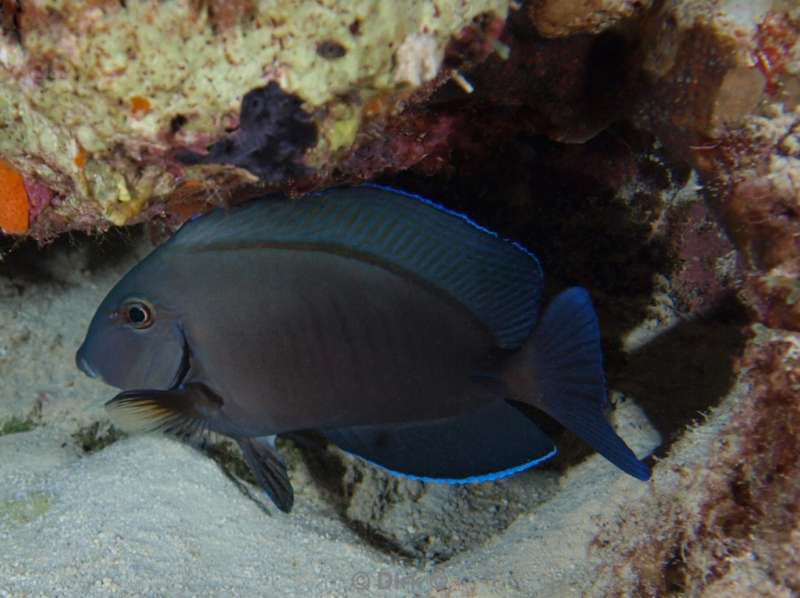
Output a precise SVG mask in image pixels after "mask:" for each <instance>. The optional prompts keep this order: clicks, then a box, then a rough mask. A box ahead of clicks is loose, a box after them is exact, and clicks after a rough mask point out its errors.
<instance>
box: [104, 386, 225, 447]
mask: <svg viewBox="0 0 800 598" xmlns="http://www.w3.org/2000/svg"><path fill="white" fill-rule="evenodd" d="M221 406H222V399H221V398H219V396H217V395H216V393H214V391H212V390H211V389H209V388H208V387H207V386H206V385H205V384H200V383H188V384H183V385H181V386H178V387H176V388H172V389H169V390H126V391H123V392H121V393H119V394H118V395H117V396H116V397H114V398H113V399H111V400H110V401H108V402H107V403H106V410H107V411H108V413H109V415H110V416H111V419H112V420H113V421H114V423H115V424H116V425H118V426H119V427H120V428H122V429H123V430H125V431H126V432H155V431H160V432H164V433H166V434H172V435H175V436H178V437H180V438H183V439H187V438H190V437H192V436H195V435H198V434H203V433H204V432H205V431H206V430H207V429H208V419H209V416H211V415H212V414H213V412H214V411H216V410H218V409H219V408H220V407H221Z"/></svg>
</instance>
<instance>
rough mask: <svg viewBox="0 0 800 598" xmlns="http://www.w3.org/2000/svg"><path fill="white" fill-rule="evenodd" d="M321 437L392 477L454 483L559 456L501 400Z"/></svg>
mask: <svg viewBox="0 0 800 598" xmlns="http://www.w3.org/2000/svg"><path fill="white" fill-rule="evenodd" d="M321 432H322V434H323V435H324V436H325V437H326V438H327V439H328V440H330V441H331V442H333V443H334V444H336V445H337V446H338V447H339V448H341V449H343V450H345V451H347V452H348V453H351V454H353V455H356V456H357V457H361V458H362V459H364V460H366V461H368V462H370V463H372V464H373V465H377V466H379V467H381V468H383V469H385V470H387V471H389V472H390V473H392V474H394V475H400V476H403V477H407V478H412V479H416V480H422V481H436V482H444V483H450V484H469V483H473V482H483V481H490V480H495V479H498V478H502V477H506V476H509V475H512V474H514V473H517V472H519V471H523V470H525V469H528V468H530V467H533V466H535V465H538V464H540V463H543V462H545V461H547V460H548V459H551V458H552V457H554V456H555V455H556V453H557V451H556V448H555V446H554V445H553V442H552V441H551V440H550V438H549V437H548V436H547V435H546V434H545V433H544V432H543V431H542V430H540V429H539V427H538V426H537V425H536V424H535V423H534V422H533V421H532V420H531V419H530V418H528V417H527V416H526V415H525V414H524V413H522V412H521V411H520V410H519V409H517V408H516V407H514V406H512V405H510V404H508V403H506V402H505V401H501V400H498V401H493V402H491V403H489V404H487V405H484V406H483V407H481V408H479V409H475V410H473V411H471V412H469V413H466V414H463V415H458V416H453V417H449V418H444V419H439V420H433V421H422V422H412V423H406V424H383V425H371V426H353V427H349V428H336V429H331V430H321Z"/></svg>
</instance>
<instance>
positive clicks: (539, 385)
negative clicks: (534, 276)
mask: <svg viewBox="0 0 800 598" xmlns="http://www.w3.org/2000/svg"><path fill="white" fill-rule="evenodd" d="M502 377H503V380H504V382H505V385H506V387H507V389H508V391H509V393H510V395H511V398H513V399H514V400H517V401H520V402H523V403H528V404H529V405H533V406H535V407H537V408H539V409H541V410H542V411H544V412H545V413H547V414H548V415H550V416H551V417H552V418H554V419H555V420H556V421H558V422H559V423H560V424H562V425H563V426H565V427H566V428H568V429H570V430H572V431H573V432H574V433H575V434H576V435H577V436H578V437H579V438H581V439H582V440H583V441H584V442H586V443H588V444H589V445H590V446H592V448H594V449H595V450H596V451H597V452H598V453H600V454H601V455H603V456H604V457H605V458H606V459H608V460H609V461H611V462H612V463H613V464H614V465H616V466H617V467H619V468H620V469H621V470H623V471H624V472H626V473H628V474H630V475H632V476H634V477H636V478H639V479H640V480H647V479H649V478H650V468H649V467H648V466H647V465H646V464H644V463H642V462H641V461H640V460H639V459H637V458H636V455H634V454H633V451H631V449H630V448H629V447H628V445H627V444H625V441H624V440H622V438H620V437H619V436H618V435H617V433H616V432H615V431H614V429H613V428H612V427H611V425H610V424H609V423H608V420H607V419H606V417H605V414H604V413H603V409H604V408H605V406H606V403H607V392H606V378H605V373H604V371H603V354H602V347H601V338H600V327H599V325H598V322H597V316H596V314H595V311H594V308H593V307H592V303H591V299H590V298H589V294H588V293H587V292H586V290H585V289H582V288H579V287H573V288H570V289H567V290H566V291H564V292H562V293H561V294H560V295H558V296H557V297H556V298H555V299H554V300H553V301H552V302H551V303H550V305H549V306H548V307H547V309H546V310H545V312H544V315H543V316H542V318H541V320H540V322H539V324H538V326H537V328H536V330H535V331H534V333H533V335H532V336H531V338H530V339H528V341H527V342H526V344H525V345H524V346H523V347H522V349H520V350H519V351H518V352H517V353H516V354H515V355H513V356H512V357H511V358H510V359H509V361H508V363H507V365H506V368H505V370H504V372H503V375H502Z"/></svg>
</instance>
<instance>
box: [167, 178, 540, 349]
mask: <svg viewBox="0 0 800 598" xmlns="http://www.w3.org/2000/svg"><path fill="white" fill-rule="evenodd" d="M169 244H170V246H171V247H173V248H181V247H184V248H189V249H206V250H213V249H220V250H222V249H225V247H226V246H227V247H229V248H247V247H258V246H259V245H261V246H264V247H270V246H272V247H275V246H279V245H286V246H290V247H291V246H295V247H297V248H307V249H317V250H330V251H340V252H343V253H345V254H346V255H348V256H350V257H354V258H357V259H358V258H359V257H363V258H366V259H369V260H370V261H373V262H376V263H378V264H385V265H387V266H390V267H392V268H393V269H396V270H398V269H399V270H403V271H407V272H409V273H412V274H413V275H414V276H416V277H418V278H419V279H421V280H423V281H424V282H425V283H426V284H429V285H431V286H433V287H435V288H437V289H439V290H441V291H444V292H445V293H446V294H448V295H449V296H451V297H452V298H454V299H455V300H457V301H458V302H459V303H461V304H462V305H464V306H465V307H466V308H467V309H468V310H470V311H471V312H472V313H473V315H475V316H476V317H477V318H478V319H479V320H480V321H482V322H483V323H484V325H485V326H486V327H487V328H488V329H489V330H490V331H491V332H492V333H493V334H494V336H495V338H496V339H497V342H498V344H499V346H500V347H502V348H508V349H513V348H517V347H519V346H520V345H522V343H523V342H524V341H525V339H526V338H527V337H528V336H529V335H530V334H531V331H532V330H533V325H534V323H535V322H536V318H537V307H538V304H539V296H540V293H541V288H542V279H543V277H542V270H541V267H540V266H539V262H538V260H537V259H536V257H535V256H533V254H531V253H530V252H528V251H527V250H525V249H524V248H523V247H522V246H520V245H518V244H516V243H512V242H509V241H507V240H504V239H502V238H500V237H498V236H497V235H496V234H495V233H493V232H491V231H489V230H487V229H485V228H483V227H481V226H479V225H477V224H475V223H474V222H472V221H471V220H469V219H468V218H467V217H466V216H463V215H461V214H458V213H456V212H452V211H449V210H447V209H445V208H443V207H441V206H438V205H436V204H434V203H432V202H430V201H428V200H426V199H423V198H421V197H417V196H414V195H410V194H407V193H403V192H400V191H395V190H392V189H386V188H382V187H377V186H373V185H364V186H360V187H352V188H340V189H333V190H329V191H325V192H322V193H315V194H311V195H309V196H307V197H304V198H301V199H297V200H288V199H262V200H257V201H253V202H250V203H247V204H244V205H242V206H238V207H235V208H230V209H227V210H226V209H218V210H215V211H213V212H211V213H209V214H207V215H205V216H202V217H200V218H197V219H195V220H192V221H190V222H188V223H186V224H185V225H184V226H183V228H181V230H180V231H178V233H177V234H176V235H175V236H174V237H173V238H172V240H171V241H170V243H169Z"/></svg>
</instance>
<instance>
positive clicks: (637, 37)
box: [0, 0, 800, 596]
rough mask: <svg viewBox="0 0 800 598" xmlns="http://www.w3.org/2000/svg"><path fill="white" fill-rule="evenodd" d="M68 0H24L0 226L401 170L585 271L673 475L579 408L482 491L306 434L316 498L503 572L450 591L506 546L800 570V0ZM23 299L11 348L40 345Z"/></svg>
mask: <svg viewBox="0 0 800 598" xmlns="http://www.w3.org/2000/svg"><path fill="white" fill-rule="evenodd" d="M76 5H77V3H71V2H65V1H63V2H55V1H52V0H48V1H46V2H45V1H41V2H38V3H26V2H21V3H12V2H3V3H2V7H3V13H2V14H3V18H2V20H1V22H2V30H3V37H2V40H1V41H0V125H2V126H3V127H4V131H6V132H7V135H4V137H3V138H2V139H0V156H1V157H2V158H3V159H4V161H3V162H2V163H0V193H2V195H0V228H2V229H3V230H4V231H6V232H8V233H17V234H25V235H29V236H31V237H33V238H35V239H40V240H48V239H50V238H51V237H53V236H54V235H56V234H57V233H60V232H63V231H66V230H74V229H85V230H90V231H98V230H102V229H104V228H106V227H108V226H109V225H110V224H112V223H116V224H121V223H129V222H136V221H156V222H166V223H167V224H168V225H170V226H171V225H173V224H175V223H178V222H180V221H182V220H185V219H186V218H188V217H189V216H191V215H192V214H193V213H195V212H197V211H201V210H203V209H207V206H208V204H224V203H229V202H235V201H242V200H244V199H246V198H247V197H251V196H253V195H255V194H258V193H261V192H263V191H264V190H265V189H271V190H283V191H287V192H289V193H293V194H300V193H302V192H303V191H305V190H308V189H312V188H315V187H320V186H324V185H328V184H333V183H339V182H353V181H357V180H361V179H366V178H372V177H382V179H381V180H382V181H383V182H385V183H389V184H395V185H398V186H401V187H403V188H405V189H408V190H411V191H416V192H418V193H421V194H423V195H426V196H430V197H433V198H436V199H437V200H438V201H441V202H443V203H444V204H446V205H448V206H450V207H452V208H454V209H458V210H462V211H466V212H468V213H469V214H470V215H472V216H473V217H474V218H475V219H476V220H478V221H480V222H482V223H485V224H486V225H487V226H489V227H490V228H492V229H495V230H498V231H500V232H501V233H502V234H504V235H506V236H508V237H512V238H516V239H519V240H521V241H523V242H524V243H525V244H526V245H527V246H529V247H530V248H531V249H532V250H534V251H535V252H536V254H537V255H539V256H540V257H541V260H542V262H543V265H544V269H545V271H546V272H547V275H548V277H549V278H548V282H549V285H550V288H549V289H548V292H551V291H552V292H555V291H556V290H557V289H560V288H563V287H564V286H566V285H570V284H580V285H583V286H586V287H587V288H589V289H590V291H591V293H592V296H593V299H594V301H595V303H596V305H597V309H598V312H599V314H600V320H601V323H602V327H603V335H604V342H605V348H606V357H607V366H608V378H609V386H610V388H611V390H612V400H613V401H614V402H615V403H616V405H617V413H615V415H614V417H615V418H617V423H618V424H619V425H620V426H623V427H624V429H625V430H626V431H627V432H628V433H629V434H631V435H635V434H634V433H635V432H638V433H640V434H641V435H642V436H643V437H646V438H647V439H648V440H647V441H645V440H641V444H640V445H638V449H639V450H650V449H651V448H652V446H653V444H654V443H656V442H657V441H655V440H653V438H654V436H660V438H661V446H660V447H659V448H658V449H657V450H656V452H655V455H654V457H653V462H654V478H653V481H652V482H651V483H650V484H649V485H647V486H641V487H636V489H635V490H634V489H632V488H629V487H627V486H624V485H620V486H619V487H618V486H614V485H613V484H612V487H611V489H609V490H607V492H606V490H604V489H606V488H607V486H608V482H609V480H608V479H606V478H603V477H602V475H603V474H596V477H591V476H589V477H582V476H583V474H582V473H580V472H582V471H585V470H584V469H581V468H582V467H583V466H587V467H588V466H589V463H590V460H586V457H587V452H586V449H585V448H584V447H583V446H582V445H580V444H579V443H577V442H576V441H575V439H574V438H571V437H569V435H566V434H565V435H564V436H563V437H562V439H561V443H560V445H561V448H562V455H561V456H560V458H559V460H558V461H557V462H556V463H555V465H554V467H555V469H551V470H546V471H543V472H538V473H541V476H540V477H539V478H537V479H536V481H535V482H534V481H533V480H534V477H535V476H533V475H532V476H531V477H530V478H529V479H527V481H524V482H519V485H515V484H517V483H518V482H508V484H506V485H498V486H487V487H485V488H482V489H479V490H472V491H469V490H467V491H463V492H461V491H459V492H456V491H450V490H441V489H431V488H428V487H425V486H423V485H420V484H418V483H413V482H408V483H406V482H402V481H397V480H391V479H387V478H386V477H385V476H383V475H381V474H379V473H376V472H375V471H373V470H370V469H368V468H366V469H365V468H364V467H363V466H362V465H359V464H358V463H354V462H352V461H349V460H347V459H346V458H343V457H342V456H341V455H339V454H338V453H335V451H331V449H325V448H319V447H317V448H312V449H304V450H303V451H298V450H295V449H294V448H292V446H291V445H290V443H288V442H287V447H285V448H287V449H288V451H289V453H290V465H291V468H292V473H293V476H295V477H296V478H297V479H298V480H299V482H298V486H299V488H300V493H301V494H303V493H305V494H306V496H305V497H306V498H308V497H314V496H316V494H315V492H317V491H316V490H312V488H314V487H315V484H316V486H319V487H320V488H322V490H321V491H320V494H321V495H322V496H323V497H325V499H326V500H328V501H329V502H330V503H331V504H332V505H333V507H330V508H331V509H332V510H333V511H335V516H336V517H338V518H339V519H341V520H342V521H344V522H346V524H347V525H348V526H349V527H350V528H351V529H353V530H355V532H356V533H357V534H359V537H360V538H362V539H365V540H367V541H369V542H371V543H372V544H373V545H375V546H378V547H379V548H380V549H382V550H385V551H388V552H389V553H390V554H394V555H396V554H398V553H399V554H400V555H402V557H403V558H411V559H416V560H418V561H421V562H425V563H429V564H430V563H440V562H441V561H448V563H445V565H442V567H443V569H442V570H448V571H459V572H462V573H463V571H465V570H467V571H483V572H484V573H481V574H480V575H481V576H482V577H476V578H472V579H466V578H463V579H462V578H461V577H459V579H460V581H454V582H453V583H452V584H450V585H449V586H447V587H448V588H449V590H450V591H453V592H460V591H463V592H469V591H473V590H474V591H478V590H480V589H482V588H487V587H493V588H497V587H502V589H503V590H508V587H512V586H511V585H509V586H506V585H502V584H501V586H498V585H497V584H496V583H495V582H497V580H496V579H492V578H491V577H490V576H489V574H488V573H486V572H487V571H488V569H486V567H485V563H482V561H483V560H484V559H483V555H484V552H483V551H484V550H486V551H490V552H491V554H493V555H495V556H497V555H500V556H502V557H503V558H506V559H507V561H504V563H506V562H507V563H508V570H509V576H510V577H513V583H514V584H516V585H513V584H512V585H513V587H514V588H516V589H517V590H520V588H522V589H521V590H520V595H530V593H531V591H532V589H533V588H535V589H536V591H540V592H542V593H543V594H545V595H547V594H549V595H559V594H563V593H564V592H565V591H568V590H569V591H583V592H585V593H587V594H594V595H618V594H623V595H625V594H641V595H666V594H670V593H673V594H675V593H679V594H685V595H695V596H701V595H708V596H713V595H722V594H725V595H781V594H786V595H791V594H796V593H798V592H800V579H799V578H798V574H797V571H800V527H798V515H797V509H798V505H800V487H799V486H798V480H800V471H798V464H800V442H799V441H798V438H800V402H798V398H797V397H798V396H800V362H799V361H798V359H799V358H800V282H798V281H800V43H798V39H799V38H800V7H798V6H797V4H796V3H795V2H789V1H787V0H754V1H752V2H739V1H737V0H664V1H660V2H649V1H643V2H629V1H622V0H591V1H589V0H580V1H578V0H576V1H572V0H570V1H564V2H560V1H554V0H532V1H531V2H527V3H525V4H524V5H522V6H520V5H519V3H510V2H500V1H496V2H492V1H489V0H486V1H481V2H472V3H463V2H436V3H433V2H430V3H429V2H412V1H410V0H409V1H408V2H398V3H384V2H366V1H364V2H349V3H339V2H327V3H321V2H311V1H309V2H296V3H293V4H291V3H277V2H230V3H227V2H207V3H194V2H188V1H178V0H174V1H170V2H160V3H147V2H127V3H112V2H94V3H82V4H81V5H80V9H76ZM467 5H468V7H466V8H465V6H467ZM509 8H510V10H509ZM390 24H391V25H390ZM163 39H169V40H171V42H170V43H162V40H163ZM172 40H174V42H173V41H172ZM254 56H256V57H257V59H255V58H253V57H254ZM250 100H256V101H255V104H254V105H251V104H250ZM255 115H258V116H255ZM99 253H102V252H99ZM12 274H13V272H12ZM34 278H35V277H34ZM9 280H12V281H14V280H16V279H14V276H11V277H10V279H9ZM81 281H82V282H81V284H86V282H85V280H83V279H81ZM28 282H29V281H27V280H22V281H19V280H17V281H16V282H13V284H12V283H9V284H8V285H7V286H4V287H0V292H2V293H5V294H4V295H3V297H4V299H3V300H4V301H8V302H23V301H24V300H23V299H20V298H19V296H20V295H21V293H22V292H23V291H22V290H15V289H24V288H28V286H27V284H28ZM15 285H16V286H15ZM13 304H14V305H17V303H13ZM93 307H94V306H93V305H89V306H86V308H85V310H86V315H87V317H88V314H89V312H90V311H91V309H92V308H93ZM16 326H17V324H16V323H15V324H14V325H13V326H12V327H11V328H10V330H11V332H9V335H8V336H9V340H8V342H7V343H6V345H7V346H8V353H9V355H10V356H9V357H5V353H0V368H4V367H5V364H6V362H8V363H11V361H8V360H11V359H12V357H11V355H12V354H13V353H14V352H15V351H19V350H20V347H25V346H27V345H30V342H28V341H27V340H25V339H26V338H27V337H25V336H24V334H23V333H22V332H21V331H19V330H17V327H16ZM20 326H21V325H20ZM20 330H21V329H20ZM35 334H40V333H35ZM35 338H36V339H39V336H36V337H35ZM20 339H21V340H20ZM42 342H45V341H44V340H42ZM4 347H5V345H4ZM5 350H6V349H5V348H3V351H5ZM26 350H28V349H26ZM30 350H32V349H30ZM25 355H26V356H27V358H28V359H29V360H30V359H33V357H32V356H30V355H28V354H27V353H25ZM29 411H30V409H29V408H28V405H27V403H25V406H24V408H20V409H19V410H18V415H17V417H18V419H19V418H22V417H23V416H24V414H26V413H28V412H29ZM637 413H638V414H639V415H632V414H637ZM3 421H9V422H13V423H12V424H9V425H10V426H11V427H10V428H9V429H10V430H11V431H15V430H16V427H15V426H16V425H17V421H18V420H12V419H8V420H3ZM19 421H22V420H21V419H19ZM647 422H649V423H650V424H651V425H652V426H653V427H654V428H655V431H650V432H648V433H645V432H643V431H644V430H649V428H648V424H647ZM105 425H106V424H105V423H104V424H103V426H105ZM87 426H88V427H87ZM92 426H93V427H92ZM39 429H40V428H37V429H36V430H39ZM105 429H106V428H105V427H102V428H101V427H100V426H99V424H97V423H96V422H95V423H91V422H89V423H86V422H84V425H83V427H81V428H79V431H80V434H79V435H78V436H76V437H74V438H73V440H75V441H78V442H79V443H81V444H83V445H85V446H87V447H91V448H93V447H95V445H97V446H98V447H99V448H102V447H104V446H105V444H106V443H107V442H113V441H114V440H116V438H115V437H114V436H113V434H111V433H110V432H108V433H106V434H100V433H99V432H100V431H101V430H105ZM36 430H33V431H31V432H25V433H31V434H33V433H35V432H36ZM21 434H22V433H21ZM623 435H625V434H624V433H623ZM87 450H88V449H87ZM103 452H105V451H100V452H99V454H102V453H103ZM212 454H213V451H212ZM301 454H302V457H301V456H300V455H301ZM217 456H218V457H219V460H220V461H225V462H226V463H230V462H232V461H233V462H235V457H231V456H230V455H227V453H225V454H223V455H222V456H220V455H217ZM558 470H566V471H567V473H566V474H565V475H564V476H563V477H559V476H560V475H561V473H560V471H558ZM593 475H594V474H593ZM557 478H558V479H559V480H560V481H559V484H563V486H564V488H565V490H563V491H558V490H557V489H556V488H555V480H556V479H557ZM614 484H621V483H620V482H614ZM620 488H621V490H620ZM567 489H568V490H569V491H570V492H575V493H576V494H575V496H577V497H579V498H580V499H581V500H583V501H584V503H581V505H579V506H575V505H574V503H570V502H569V501H570V500H573V499H571V498H569V497H565V496H563V495H562V493H563V492H567ZM601 489H603V490H601ZM460 492H461V493H460ZM600 492H606V494H603V495H602V496H603V497H604V498H603V500H602V501H599V500H598V499H595V502H603V505H602V506H598V505H596V504H593V503H592V497H593V496H594V494H595V493H600ZM620 492H622V493H623V494H624V496H622V497H620V496H619V495H620ZM628 496H630V497H633V498H631V499H630V500H628V499H627V497H628ZM634 498H635V500H634ZM504 500H505V501H506V502H503V501H504ZM574 500H575V501H578V498H575V499H574ZM579 502H580V501H579ZM315 504H316V503H315ZM487 504H498V505H499V507H498V509H496V510H495V511H492V512H488V511H487V507H486V505H487ZM586 505H589V506H586ZM526 510H527V511H528V514H527V515H526V513H525V511H526ZM537 518H540V519H537ZM578 519H581V521H582V523H581V525H582V526H583V527H580V526H578V525H577V524H575V525H573V522H574V521H576V520H578ZM583 519H590V520H591V522H589V523H587V522H585V521H583ZM565 521H566V523H564V522H565ZM537 525H541V526H542V527H537ZM571 526H572V527H571ZM553 530H557V531H553ZM553 534H556V535H557V534H562V535H560V536H558V537H557V538H554V537H553ZM570 534H573V535H570ZM578 536H579V537H580V538H581V540H580V541H578V540H573V539H572V538H574V537H578ZM487 538H494V540H493V541H492V542H491V543H488V544H487V545H484V546H483V547H482V548H476V546H477V545H479V544H481V543H483V542H485V540H486V539H487ZM530 538H532V539H530ZM561 543H564V544H568V545H569V546H570V547H571V548H574V551H573V552H568V551H567V553H566V554H565V553H562V552H559V550H558V547H557V546H555V544H561ZM573 544H574V546H573ZM489 545H491V546H489ZM487 546H489V547H488V548H487ZM539 546H544V547H547V548H548V549H549V550H550V551H552V553H553V554H558V555H559V556H561V557H564V558H566V559H567V561H568V563H567V564H564V563H555V562H554V561H553V560H550V561H548V560H547V558H548V557H547V554H549V553H547V552H546V551H545V550H544V549H542V550H540V549H539ZM576 546H577V548H575V547H576ZM520 547H522V548H520ZM576 554H578V555H579V556H578V557H575V555H576ZM543 555H544V556H543ZM459 558H461V559H462V560H461V561H458V559H459ZM497 558H500V557H497ZM575 558H577V559H579V560H580V563H579V564H576V563H575V562H574V559H575ZM569 559H573V560H569ZM451 561H452V562H454V563H455V564H453V565H452V568H451V569H447V567H448V566H450V562H451ZM556 565H558V566H561V567H562V569H558V572H559V573H558V574H553V575H554V577H552V578H550V577H548V573H547V572H548V571H554V570H556V569H554V567H556ZM498 566H499V565H498ZM459 567H461V568H459ZM482 567H483V568H482ZM573 569H574V570H573ZM526 572H530V573H526ZM570 572H571V573H570ZM462 573H459V575H461V574H462ZM476 575H477V574H476ZM559 576H561V577H559ZM503 583H505V582H503ZM509 584H511V582H509ZM529 590H530V591H529ZM498 591H499V590H498Z"/></svg>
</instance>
